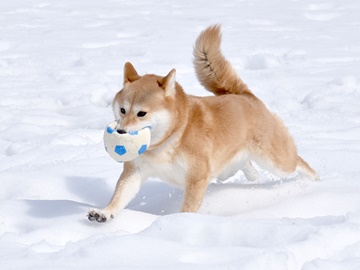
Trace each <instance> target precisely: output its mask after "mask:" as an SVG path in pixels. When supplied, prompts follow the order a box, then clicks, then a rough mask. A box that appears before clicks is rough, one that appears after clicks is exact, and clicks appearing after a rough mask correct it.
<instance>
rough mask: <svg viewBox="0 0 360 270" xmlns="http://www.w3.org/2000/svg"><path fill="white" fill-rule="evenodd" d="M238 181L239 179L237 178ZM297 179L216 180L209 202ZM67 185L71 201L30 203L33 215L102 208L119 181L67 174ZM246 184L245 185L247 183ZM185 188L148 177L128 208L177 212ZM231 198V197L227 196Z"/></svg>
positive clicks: (57, 214)
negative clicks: (214, 197)
mask: <svg viewBox="0 0 360 270" xmlns="http://www.w3.org/2000/svg"><path fill="white" fill-rule="evenodd" d="M238 180H239V179H238ZM293 181H296V178H292V179H287V180H281V181H280V180H278V181H264V182H257V183H254V182H247V181H246V180H245V181H235V182H227V183H223V182H216V181H215V182H213V183H211V184H210V185H209V187H208V190H207V196H206V197H208V198H209V197H210V198H209V200H208V203H210V204H212V200H211V196H212V195H216V194H218V193H220V192H222V191H226V190H234V191H235V190H238V192H240V193H241V192H246V190H261V189H268V190H272V189H275V188H276V187H277V186H279V185H282V184H286V183H290V182H293ZM66 183H67V188H68V191H69V192H70V193H72V194H73V195H74V197H75V198H74V199H72V200H71V201H70V200H54V201H46V202H42V201H39V202H29V205H30V210H29V211H30V214H31V215H32V216H34V217H43V218H44V217H45V218H50V217H51V218H53V217H57V216H63V215H66V214H70V215H71V214H76V213H80V212H82V211H86V209H90V208H92V207H95V208H103V207H105V206H106V205H107V204H108V202H109V201H110V199H111V196H112V194H113V191H114V189H115V185H116V182H113V183H111V184H110V183H109V182H108V181H107V180H106V179H105V178H88V177H78V176H73V177H68V178H67V179H66ZM245 183H246V184H245ZM183 194H184V192H183V190H182V189H179V188H176V187H174V186H170V185H168V184H166V183H164V182H161V181H160V180H157V179H149V180H147V181H145V183H144V184H143V185H142V187H141V189H140V191H139V193H138V194H137V195H136V196H135V198H134V199H133V200H132V201H131V202H130V203H129V205H128V206H127V207H126V208H127V209H130V210H134V211H140V212H145V213H149V214H153V215H167V214H173V213H178V212H179V210H180V208H181V204H182V201H183ZM209 195H210V196H209ZM227 199H228V198H227Z"/></svg>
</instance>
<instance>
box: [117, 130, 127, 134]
mask: <svg viewBox="0 0 360 270" xmlns="http://www.w3.org/2000/svg"><path fill="white" fill-rule="evenodd" d="M116 132H117V133H119V134H126V133H127V132H126V130H125V129H117V130H116Z"/></svg>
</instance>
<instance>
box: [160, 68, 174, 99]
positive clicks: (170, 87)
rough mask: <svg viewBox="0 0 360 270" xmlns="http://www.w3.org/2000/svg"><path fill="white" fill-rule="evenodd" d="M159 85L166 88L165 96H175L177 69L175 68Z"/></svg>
mask: <svg viewBox="0 0 360 270" xmlns="http://www.w3.org/2000/svg"><path fill="white" fill-rule="evenodd" d="M158 84H159V86H160V87H161V88H162V89H164V90H165V96H166V97H167V96H174V95H175V92H176V70H175V68H173V69H172V70H171V71H170V72H169V74H168V75H166V76H165V77H164V78H163V79H162V80H161V81H158Z"/></svg>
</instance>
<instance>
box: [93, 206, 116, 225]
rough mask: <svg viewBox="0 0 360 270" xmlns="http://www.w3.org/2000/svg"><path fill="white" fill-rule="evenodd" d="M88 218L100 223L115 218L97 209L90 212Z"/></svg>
mask: <svg viewBox="0 0 360 270" xmlns="http://www.w3.org/2000/svg"><path fill="white" fill-rule="evenodd" d="M87 217H88V219H89V220H90V221H97V222H99V223H102V222H106V221H109V220H110V219H112V218H114V216H113V215H112V214H107V213H105V212H102V211H101V210H96V209H93V210H90V211H89V213H88V215H87Z"/></svg>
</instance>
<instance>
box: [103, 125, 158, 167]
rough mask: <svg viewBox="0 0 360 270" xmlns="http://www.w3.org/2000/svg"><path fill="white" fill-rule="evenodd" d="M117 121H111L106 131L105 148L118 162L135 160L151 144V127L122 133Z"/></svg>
mask: <svg viewBox="0 0 360 270" xmlns="http://www.w3.org/2000/svg"><path fill="white" fill-rule="evenodd" d="M116 126H117V122H116V121H114V122H111V123H110V124H108V125H107V127H106V129H105V131H104V144H105V149H106V151H107V152H108V153H109V155H110V156H111V157H112V158H113V159H115V160H116V161H118V162H123V161H129V160H133V159H135V158H136V157H138V156H139V155H141V154H142V153H144V152H145V151H146V150H147V148H148V147H149V145H150V139H151V132H150V127H146V128H144V129H141V130H139V131H132V132H128V133H124V134H120V133H118V132H117V130H116Z"/></svg>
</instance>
